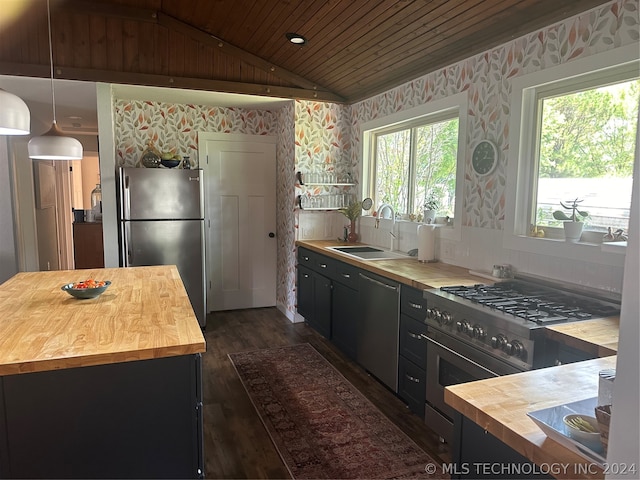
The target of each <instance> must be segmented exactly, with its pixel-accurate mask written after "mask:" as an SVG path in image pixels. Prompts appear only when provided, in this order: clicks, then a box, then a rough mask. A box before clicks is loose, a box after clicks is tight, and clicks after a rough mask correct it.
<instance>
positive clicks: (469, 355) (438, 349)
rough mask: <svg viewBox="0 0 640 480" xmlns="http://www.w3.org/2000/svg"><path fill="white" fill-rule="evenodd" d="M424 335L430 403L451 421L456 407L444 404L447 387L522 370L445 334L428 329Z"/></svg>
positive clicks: (428, 398) (427, 394)
mask: <svg viewBox="0 0 640 480" xmlns="http://www.w3.org/2000/svg"><path fill="white" fill-rule="evenodd" d="M425 338H426V340H427V386H426V389H427V391H426V398H427V403H428V404H429V405H430V406H431V407H432V408H435V409H436V410H437V411H438V412H439V413H440V414H443V415H445V416H446V417H448V419H449V420H451V419H452V418H453V415H454V410H453V408H451V407H450V406H449V405H447V404H445V403H444V388H445V387H448V386H449V385H457V384H460V383H466V382H473V381H475V380H483V379H485V378H492V377H498V376H501V375H508V374H510V373H518V372H520V371H521V370H518V369H517V368H514V367H512V366H510V365H508V364H506V363H505V362H502V361H501V360H499V359H497V358H495V357H492V356H490V355H487V354H486V353H484V352H482V351H481V350H479V349H477V348H475V347H473V346H471V345H469V344H467V343H464V342H462V341H460V340H458V339H456V338H454V337H452V336H450V335H447V334H446V333H442V332H440V331H437V330H433V329H429V331H428V333H427V335H426V337H425Z"/></svg>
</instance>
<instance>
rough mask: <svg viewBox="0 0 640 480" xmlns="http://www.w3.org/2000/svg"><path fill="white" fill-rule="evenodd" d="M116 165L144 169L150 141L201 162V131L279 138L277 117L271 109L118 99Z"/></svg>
mask: <svg viewBox="0 0 640 480" xmlns="http://www.w3.org/2000/svg"><path fill="white" fill-rule="evenodd" d="M114 123H115V125H114V129H115V139H116V165H117V166H119V167H121V166H123V167H140V166H142V165H141V163H140V157H141V156H142V153H143V152H144V150H145V149H146V148H147V144H148V143H149V142H153V144H154V145H155V146H156V148H157V149H158V150H160V151H161V152H167V151H171V152H173V153H178V154H179V155H181V156H187V157H189V159H190V161H191V164H192V166H193V167H194V168H195V167H197V166H198V165H199V163H198V132H216V133H246V134H251V135H276V132H277V125H278V123H277V115H276V112H272V111H269V110H247V109H242V108H226V107H209V106H202V105H188V104H170V103H162V102H151V101H146V100H115V101H114Z"/></svg>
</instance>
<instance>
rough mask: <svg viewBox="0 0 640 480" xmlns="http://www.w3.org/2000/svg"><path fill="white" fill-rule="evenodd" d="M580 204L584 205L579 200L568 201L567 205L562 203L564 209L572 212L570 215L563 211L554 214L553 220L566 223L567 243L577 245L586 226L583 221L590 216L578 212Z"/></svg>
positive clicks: (565, 236)
mask: <svg viewBox="0 0 640 480" xmlns="http://www.w3.org/2000/svg"><path fill="white" fill-rule="evenodd" d="M580 203H582V200H578V199H577V198H576V199H575V200H570V201H567V202H566V203H565V202H560V205H562V208H564V209H565V210H570V211H571V214H570V215H567V214H566V213H565V212H563V211H562V210H556V211H555V212H553V218H555V219H556V220H562V221H563V222H564V223H563V226H564V238H565V240H566V241H567V242H571V243H575V242H577V241H578V240H580V236H581V235H582V227H583V225H584V223H583V222H582V220H583V219H584V218H586V217H587V216H589V213H588V212H585V211H583V210H578V207H579V204H580Z"/></svg>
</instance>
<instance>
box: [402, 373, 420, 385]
mask: <svg viewBox="0 0 640 480" xmlns="http://www.w3.org/2000/svg"><path fill="white" fill-rule="evenodd" d="M404 376H405V377H406V378H407V380H410V381H412V382H413V383H420V379H419V378H416V377H412V376H411V375H409V374H408V373H405V374H404Z"/></svg>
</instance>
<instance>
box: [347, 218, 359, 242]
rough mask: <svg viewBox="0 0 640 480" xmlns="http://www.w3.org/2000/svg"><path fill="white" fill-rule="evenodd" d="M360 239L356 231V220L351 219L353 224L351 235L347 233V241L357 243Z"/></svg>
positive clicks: (350, 228) (350, 229)
mask: <svg viewBox="0 0 640 480" xmlns="http://www.w3.org/2000/svg"><path fill="white" fill-rule="evenodd" d="M357 241H358V234H357V233H356V221H355V220H351V226H350V227H349V235H347V242H349V243H356V242H357Z"/></svg>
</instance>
